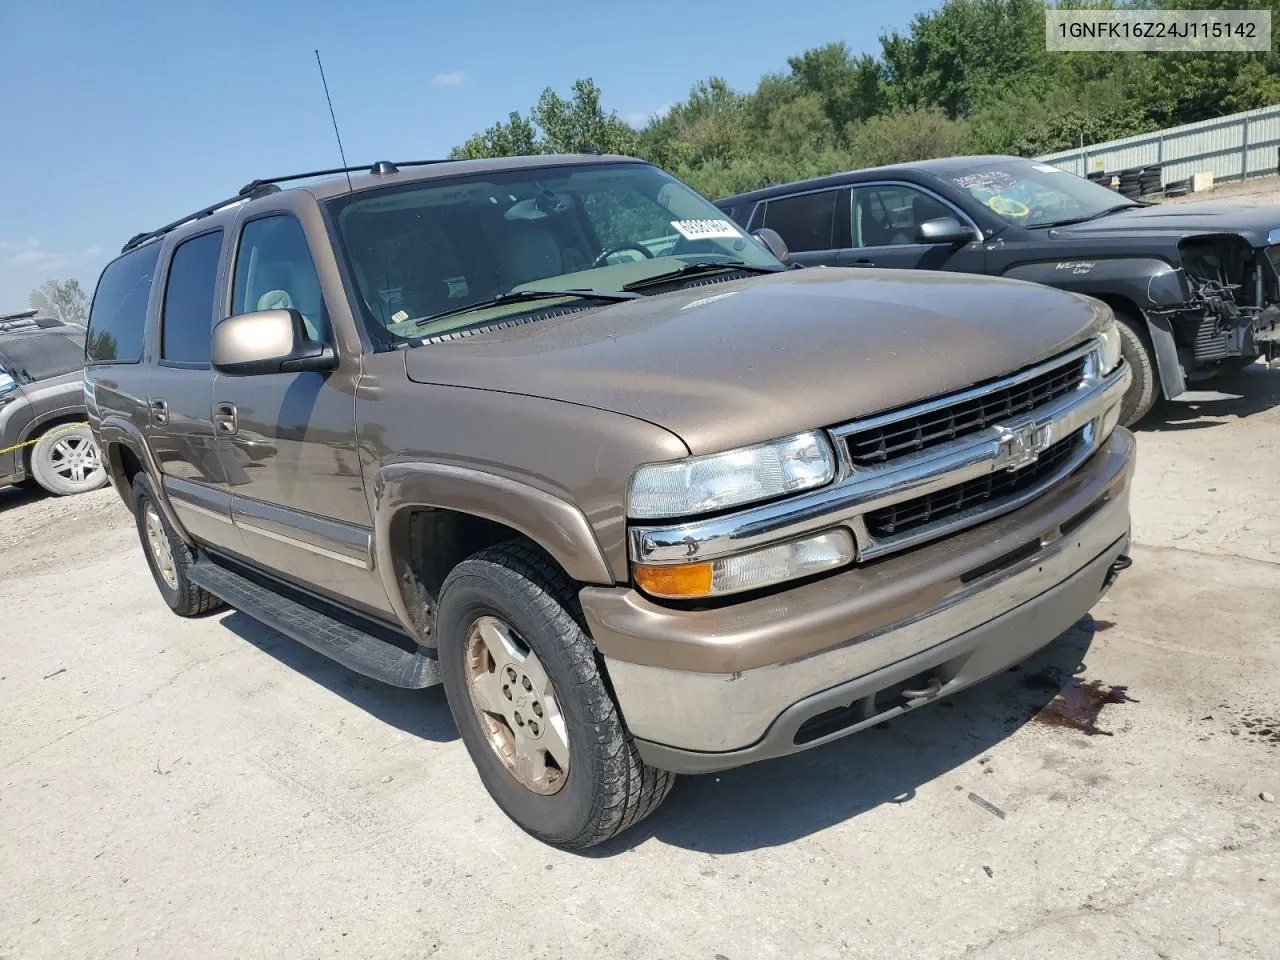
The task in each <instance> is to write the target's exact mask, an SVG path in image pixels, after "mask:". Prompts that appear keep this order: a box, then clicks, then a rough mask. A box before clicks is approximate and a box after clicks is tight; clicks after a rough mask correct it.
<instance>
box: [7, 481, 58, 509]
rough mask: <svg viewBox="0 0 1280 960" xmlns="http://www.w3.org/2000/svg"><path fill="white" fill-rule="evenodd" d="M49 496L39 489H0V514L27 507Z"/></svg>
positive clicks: (10, 487)
mask: <svg viewBox="0 0 1280 960" xmlns="http://www.w3.org/2000/svg"><path fill="white" fill-rule="evenodd" d="M48 496H49V494H47V493H45V492H44V491H43V490H41V489H40V488H39V487H15V486H8V487H0V513H4V511H6V510H13V509H16V508H17V507H25V506H26V505H27V504H29V503H35V502H36V501H37V500H44V499H46V498H47V497H48Z"/></svg>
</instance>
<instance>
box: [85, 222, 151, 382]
mask: <svg viewBox="0 0 1280 960" xmlns="http://www.w3.org/2000/svg"><path fill="white" fill-rule="evenodd" d="M159 257H160V244H158V243H151V244H148V245H147V246H145V247H141V248H139V249H137V250H134V251H132V252H131V253H126V254H125V255H124V256H123V257H120V258H118V259H116V260H113V261H112V262H111V263H109V264H107V268H106V269H105V270H103V271H102V276H101V277H100V278H99V279H98V288H97V290H95V291H94V294H93V307H92V308H91V309H90V310H89V335H88V356H89V359H90V360H91V361H96V362H99V363H137V362H138V361H139V360H141V359H142V336H143V330H144V329H145V328H146V325H147V302H148V301H149V300H150V299H151V282H152V279H153V278H154V277H155V273H156V261H157V260H158V259H159Z"/></svg>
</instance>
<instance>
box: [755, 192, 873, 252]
mask: <svg viewBox="0 0 1280 960" xmlns="http://www.w3.org/2000/svg"><path fill="white" fill-rule="evenodd" d="M760 227H769V228H770V229H771V230H776V231H777V232H778V235H779V236H780V237H782V239H783V240H784V241H785V242H786V244H787V249H788V250H789V251H790V252H791V259H792V261H793V262H795V263H799V264H802V265H804V266H806V267H817V266H835V265H836V264H837V263H838V262H839V258H840V253H841V248H842V247H844V246H847V245H848V242H849V241H848V228H849V190H848V188H847V187H834V188H831V189H827V190H810V191H807V192H805V193H797V194H791V195H789V196H783V197H773V198H771V199H769V200H762V201H761V202H760V203H759V204H757V205H756V210H755V213H753V214H752V216H751V229H753V230H756V229H759V228H760Z"/></svg>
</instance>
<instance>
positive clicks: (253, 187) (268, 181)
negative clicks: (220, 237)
mask: <svg viewBox="0 0 1280 960" xmlns="http://www.w3.org/2000/svg"><path fill="white" fill-rule="evenodd" d="M448 162H449V161H448V160H447V159H442V160H406V161H404V162H402V163H391V162H390V161H388V160H379V161H378V162H377V163H372V164H369V163H362V164H360V165H359V166H356V167H332V168H330V169H328V170H312V171H310V172H308V173H291V174H288V175H286V176H283V177H262V178H261V179H258V180H250V181H249V182H248V183H246V184H245V185H244V186H243V187H241V188H240V191H239V192H238V193H237V194H236V195H235V196H234V197H228V198H227V199H226V200H219V201H218V202H217V203H213V204H210V205H209V206H207V207H202V208H201V209H199V210H197V211H196V212H195V213H189V214H187V215H186V216H185V217H182V218H181V219H179V220H174V221H173V222H172V223H166V224H165V225H164V226H163V227H160V228H158V229H156V230H151V231H149V232H147V233H139V234H136V235H135V236H133V237H131V238H130V239H129V242H128V243H126V244H125V245H124V246H123V247H122V248H121V249H120V252H121V253H128V252H129V251H130V250H134V249H136V248H137V247H140V246H142V245H143V244H144V243H147V242H148V241H150V240H155V239H156V238H157V237H163V236H164V235H165V234H166V233H169V232H170V231H172V230H176V229H177V228H178V227H180V226H182V225H183V224H184V223H190V222H191V221H192V220H200V219H202V218H204V217H208V216H211V215H213V214H214V213H216V212H218V211H219V210H221V209H223V208H224V207H229V206H231V205H232V204H235V203H241V202H243V201H245V200H255V199H257V198H258V197H265V196H266V195H267V194H271V193H277V192H278V191H279V190H280V187H279V184H282V183H289V182H290V181H293V180H307V179H310V178H311V177H328V176H333V175H334V174H338V173H358V172H360V171H363V172H365V173H370V174H373V175H374V176H379V177H381V176H387V175H388V174H392V173H399V172H400V168H401V167H425V166H429V165H430V164H433V163H448Z"/></svg>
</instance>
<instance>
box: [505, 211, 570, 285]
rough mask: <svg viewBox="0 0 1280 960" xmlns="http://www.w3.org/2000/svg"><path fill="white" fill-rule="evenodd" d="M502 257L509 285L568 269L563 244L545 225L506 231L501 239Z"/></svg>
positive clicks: (552, 275)
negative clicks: (558, 241)
mask: <svg viewBox="0 0 1280 960" xmlns="http://www.w3.org/2000/svg"><path fill="white" fill-rule="evenodd" d="M499 258H500V260H501V263H502V276H503V279H504V280H505V282H506V283H507V285H508V289H509V288H510V287H517V286H519V285H520V284H522V283H528V282H529V281H531V280H542V279H544V278H546V277H555V276H559V275H560V274H561V273H563V272H564V266H563V261H562V259H561V256H560V245H559V244H557V243H556V239H555V237H553V236H552V235H551V234H550V233H549V232H548V231H546V230H543V229H542V228H541V227H529V226H521V227H518V228H516V229H512V230H508V231H506V232H505V233H504V235H503V237H502V240H501V241H500V246H499Z"/></svg>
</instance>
